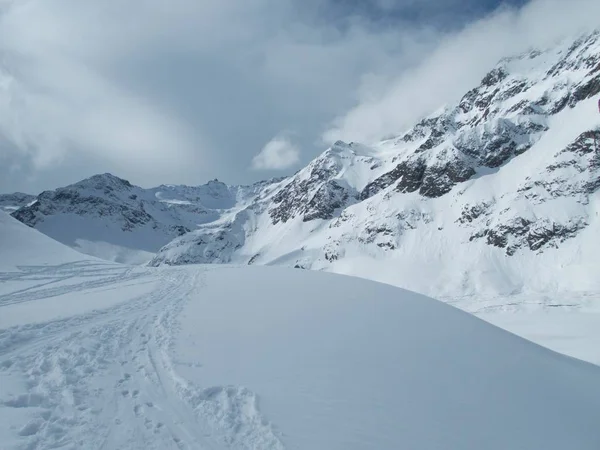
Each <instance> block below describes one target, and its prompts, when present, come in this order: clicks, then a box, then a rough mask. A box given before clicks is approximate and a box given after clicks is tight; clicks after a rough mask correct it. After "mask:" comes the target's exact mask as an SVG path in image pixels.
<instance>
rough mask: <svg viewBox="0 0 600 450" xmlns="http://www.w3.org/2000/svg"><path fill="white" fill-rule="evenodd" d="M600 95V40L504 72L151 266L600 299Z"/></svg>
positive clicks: (323, 166)
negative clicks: (592, 292) (599, 272)
mask: <svg viewBox="0 0 600 450" xmlns="http://www.w3.org/2000/svg"><path fill="white" fill-rule="evenodd" d="M599 93H600V32H595V33H592V34H589V35H586V36H583V37H580V38H579V39H577V40H576V41H574V42H563V43H561V44H560V45H557V46H556V47H555V48H551V49H546V50H535V51H531V52H528V53H526V54H523V55H520V56H518V57H511V58H506V59H503V60H502V61H501V62H500V63H499V64H498V65H497V66H496V67H495V68H493V70H491V71H490V72H489V73H488V74H487V75H486V76H485V77H484V78H483V80H482V81H481V84H480V85H479V86H477V87H475V88H474V89H472V90H471V91H469V92H468V93H466V94H465V95H464V97H463V98H462V99H461V100H460V102H458V104H456V105H452V106H447V107H444V108H442V109H441V110H439V111H438V112H436V113H435V114H432V115H431V116H429V117H426V118H424V119H423V120H422V121H420V122H419V123H418V124H416V125H415V126H414V127H413V128H412V129H410V130H407V131H406V132H403V133H401V134H399V135H398V136H397V137H395V138H392V139H387V140H385V141H383V142H381V143H379V144H377V145H372V146H364V145H360V144H354V143H350V144H346V143H343V142H337V143H336V144H335V145H333V147H332V148H330V149H329V150H327V151H326V152H325V153H324V154H322V155H321V156H320V157H318V158H317V159H316V160H314V161H313V162H312V163H310V164H309V165H308V166H307V167H306V168H305V169H303V170H301V171H300V172H298V173H297V174H296V175H294V176H293V177H290V178H288V179H286V180H284V181H282V182H280V183H279V184H278V185H277V186H275V187H273V186H271V187H270V190H269V191H265V192H263V193H262V195H261V196H258V197H257V199H256V200H255V202H253V203H251V204H249V205H248V206H247V207H246V208H243V209H240V210H239V211H236V213H235V214H231V215H229V216H228V217H224V218H222V219H221V220H220V221H219V222H217V223H211V224H208V225H202V226H201V227H200V228H199V229H198V230H196V231H193V232H192V233H188V234H186V235H184V236H182V237H180V238H177V239H175V240H174V241H173V242H171V243H170V244H168V245H167V246H165V247H164V248H163V249H161V250H160V252H159V253H158V255H157V256H156V257H155V258H154V259H153V260H152V262H151V264H152V265H161V264H184V263H193V262H201V263H210V262H235V263H247V264H283V265H289V266H296V267H302V268H309V269H325V270H331V271H335V272H342V273H349V274H355V275H361V276H365V277H368V278H374V279H378V280H381V281H386V282H389V283H393V284H397V285H402V286H406V287H409V288H411V289H414V290H417V291H420V292H426V293H429V294H434V295H437V296H453V297H456V296H458V295H462V296H464V295H469V294H476V293H478V294H482V293H487V294H489V295H492V296H493V295H497V294H510V293H513V294H514V293H518V292H523V291H527V290H536V291H546V290H552V291H553V292H554V291H556V290H569V291H572V290H573V289H577V290H587V289H593V288H597V287H598V286H599V285H600V280H598V277H597V276H596V268H597V267H598V264H599V263H600V260H599V259H598V256H597V255H598V254H599V251H600V243H599V241H598V239H597V236H598V233H599V231H600V222H599V220H598V210H599V208H600V201H599V197H598V189H599V188H600V126H599V125H600V115H599V114H598V112H597V107H596V102H597V99H596V98H595V96H596V95H597V94H599ZM595 141H597V142H595Z"/></svg>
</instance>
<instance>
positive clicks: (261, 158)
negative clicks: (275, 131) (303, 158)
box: [252, 136, 300, 170]
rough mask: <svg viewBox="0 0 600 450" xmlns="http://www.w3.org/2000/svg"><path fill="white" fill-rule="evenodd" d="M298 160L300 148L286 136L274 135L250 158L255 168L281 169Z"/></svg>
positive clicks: (290, 165)
mask: <svg viewBox="0 0 600 450" xmlns="http://www.w3.org/2000/svg"><path fill="white" fill-rule="evenodd" d="M299 160H300V149H299V148H298V147H296V146H295V145H294V144H293V143H292V142H291V141H290V140H289V139H288V138H287V137H284V136H276V137H274V138H273V139H271V140H270V141H269V142H268V143H267V144H266V145H265V146H264V147H263V149H262V150H261V151H260V152H259V153H258V154H257V155H256V156H254V158H252V168H253V169H255V170H283V169H288V168H290V167H292V166H293V165H294V164H296V163H298V161H299Z"/></svg>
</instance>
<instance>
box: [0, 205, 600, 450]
mask: <svg viewBox="0 0 600 450" xmlns="http://www.w3.org/2000/svg"><path fill="white" fill-rule="evenodd" d="M0 231H1V232H0V249H2V252H1V255H2V260H1V261H2V263H1V271H2V273H1V275H0V276H1V279H2V283H1V284H0V443H1V448H3V449H11V450H12V449H26V448H27V449H40V450H41V449H50V448H72V449H81V448H86V449H87V448H89V449H138V448H139V449H146V448H156V449H169V448H173V449H204V448H206V449H227V448H231V449H268V448H271V449H283V448H289V449H305V448H311V449H321V448H322V449H370V448H380V449H397V448H403V447H409V448H415V449H426V450H429V449H434V448H436V449H437V448H452V449H480V448H486V449H506V448H515V447H524V448H528V449H538V448H539V449H542V448H543V449H545V450H548V449H557V450H558V449H564V448H577V449H583V450H585V449H590V450H592V449H595V448H598V445H599V443H600V431H599V430H598V427H597V426H596V424H597V422H598V420H599V419H600V384H599V383H598V377H599V375H600V369H598V368H597V367H596V366H593V365H591V364H588V363H584V362H582V361H578V360H575V359H571V358H568V357H565V356H561V355H559V354H556V353H554V352H552V351H550V350H546V349H544V348H542V347H539V346H538V345H536V344H534V343H531V342H528V341H526V340H523V339H521V338H518V337H516V336H514V335H511V334H509V333H507V332H505V331H502V330H500V329H498V328H495V327H493V326H491V325H489V324H486V323H485V322H484V321H481V320H479V319H477V318H475V317H473V316H471V315H469V314H466V313H464V312H461V311H459V310H457V309H455V308H453V307H450V306H448V305H444V304H443V303H441V302H438V301H435V300H432V299H429V298H426V297H423V296H420V295H418V294H413V293H410V292H408V291H404V290H401V289H398V288H395V287H391V286H386V285H383V284H377V283H373V282H370V281H365V280H360V279H358V278H348V277H344V276H340V275H333V274H326V273H318V272H311V271H303V270H293V269H286V268H276V267H250V268H247V267H246V268H244V267H240V268H236V267H228V266H214V265H212V266H194V265H192V266H183V267H161V268H150V267H146V268H142V267H131V266H125V265H119V264H114V263H108V262H104V261H100V260H97V259H93V258H87V257H85V256H82V255H80V254H78V253H76V252H74V251H72V250H70V249H69V248H66V247H64V246H62V245H61V244H59V243H56V242H54V241H52V240H51V239H49V238H47V237H46V236H44V235H42V234H40V233H39V232H37V231H35V230H32V229H30V228H27V227H26V226H24V225H23V224H20V223H18V222H17V221H16V220H14V219H11V218H9V217H8V216H6V215H4V214H3V213H0ZM41 255H44V256H41ZM538 330H539V329H538ZM540 341H542V343H544V342H543V341H544V339H540ZM567 341H568V340H565V341H564V342H563V344H564V343H565V342H567Z"/></svg>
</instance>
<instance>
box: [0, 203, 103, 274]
mask: <svg viewBox="0 0 600 450" xmlns="http://www.w3.org/2000/svg"><path fill="white" fill-rule="evenodd" d="M25 244H26V245H25ZM90 259H93V258H89V257H87V256H85V255H82V254H81V253H78V252H76V251H74V250H72V249H70V248H68V247H66V246H64V245H62V244H60V243H58V242H56V241H54V240H52V239H50V238H49V237H48V236H45V235H43V234H42V233H40V232H39V231H36V230H32V229H31V228H28V227H26V226H25V225H23V224H22V223H21V222H19V221H17V220H16V219H13V218H12V217H10V216H9V215H8V214H6V213H4V212H2V211H0V270H4V271H8V270H18V269H17V268H18V267H19V266H24V265H27V266H33V265H39V266H42V265H44V264H47V265H55V266H56V265H60V264H67V263H73V262H77V261H82V260H90Z"/></svg>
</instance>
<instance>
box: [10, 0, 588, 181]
mask: <svg viewBox="0 0 600 450" xmlns="http://www.w3.org/2000/svg"><path fill="white" fill-rule="evenodd" d="M500 1H501V0H484V1H481V0H426V1H417V0H365V1H358V0H349V1H346V0H344V1H342V0H302V1H301V0H253V1H251V2H249V1H242V0H202V1H197V0H170V1H169V2H164V1H163V0H129V1H127V2H123V1H122V0H103V1H95V0H0V191H3V190H4V191H6V190H17V189H19V190H26V191H33V192H35V191H39V190H41V189H46V188H51V187H54V186H56V184H65V183H67V182H73V181H77V180H78V179H81V178H83V177H84V176H89V175H92V174H93V173H97V172H106V171H110V172H114V173H116V174H117V175H120V176H123V177H125V178H128V179H130V181H132V182H134V183H137V184H142V185H156V184H160V183H187V184H197V183H201V182H204V181H206V180H208V179H212V178H215V177H218V178H219V179H223V180H226V181H229V182H232V183H247V182H253V181H256V179H257V178H258V177H260V176H261V175H260V173H257V172H256V171H255V170H248V169H249V168H252V167H254V164H253V160H254V158H255V155H256V152H257V150H258V149H260V148H262V147H263V145H264V143H265V142H267V141H268V140H269V139H270V138H271V137H272V136H275V135H277V133H278V132H279V130H285V129H294V130H295V131H296V134H295V135H294V140H293V145H294V146H295V147H297V148H302V152H301V153H300V154H298V156H297V157H298V158H299V161H298V164H304V163H306V162H308V160H309V159H311V158H313V157H314V156H316V155H317V154H318V153H320V152H321V151H322V150H323V149H324V144H323V141H322V137H323V136H324V139H325V140H326V141H330V140H335V139H337V138H342V139H345V140H349V139H350V140H377V139H379V138H381V137H382V136H383V135H385V134H388V133H393V132H399V131H400V130H401V129H402V128H405V127H408V126H410V125H412V123H411V122H413V121H414V120H415V119H416V118H418V117H419V116H421V115H423V114H427V113H428V112H430V111H431V110H432V109H436V108H437V107H438V106H439V105H441V104H443V103H446V102H448V101H452V100H453V99H454V98H456V97H457V96H459V95H462V94H463V93H464V91H465V90H467V89H469V88H471V87H472V84H473V82H477V81H478V79H479V78H480V76H481V75H482V73H483V72H485V71H486V70H487V69H488V68H489V67H488V66H490V65H493V64H494V63H495V62H496V59H497V57H499V56H504V54H505V53H506V52H511V51H512V50H514V49H517V48H520V46H524V45H527V43H528V42H529V41H535V40H536V39H537V37H536V36H538V34H541V35H543V34H548V33H549V34H556V33H557V32H559V31H560V32H563V31H568V30H570V29H572V28H573V24H577V22H578V21H581V20H582V19H583V20H584V23H589V21H590V20H596V19H597V17H598V11H597V9H598V7H597V6H595V5H594V3H595V1H587V2H586V1H584V0H574V2H566V1H564V0H560V1H558V0H554V1H551V0H534V2H533V3H532V5H538V6H537V7H534V6H528V7H526V8H525V9H523V12H519V10H518V9H509V10H507V11H504V12H502V13H497V14H495V15H494V16H492V17H491V18H487V19H485V20H484V21H479V22H476V23H471V24H470V25H468V26H466V27H465V24H466V23H468V22H472V21H473V20H474V19H475V18H478V17H481V15H482V14H484V13H485V12H486V11H489V10H491V9H493V8H494V7H496V6H497V5H498V4H499V3H500ZM507 1H508V2H509V3H510V4H521V3H523V1H524V0H507ZM577 5H579V6H577ZM584 7H586V8H587V10H586V11H585V12H582V11H577V9H578V8H584ZM535 8H537V13H535V14H534V13H533V12H529V13H527V12H526V11H535ZM457 11H458V12H457ZM472 11H475V12H472ZM132 17H134V18H135V20H133V21H132ZM590 18H593V19H590ZM520 22H521V25H518V26H516V25H515V23H516V24H518V23H520ZM511 34H516V35H519V37H518V39H517V38H511ZM519 40H521V41H522V42H518V41H519ZM336 117H337V119H336ZM324 130H325V133H323V131H324ZM277 139H285V138H281V137H280V138H276V140H277ZM2 161H10V164H8V163H7V164H2ZM265 164H267V163H265ZM9 165H10V171H9V169H8V168H7V167H8V166H9Z"/></svg>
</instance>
